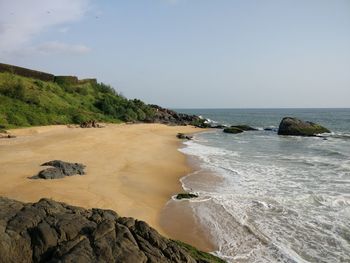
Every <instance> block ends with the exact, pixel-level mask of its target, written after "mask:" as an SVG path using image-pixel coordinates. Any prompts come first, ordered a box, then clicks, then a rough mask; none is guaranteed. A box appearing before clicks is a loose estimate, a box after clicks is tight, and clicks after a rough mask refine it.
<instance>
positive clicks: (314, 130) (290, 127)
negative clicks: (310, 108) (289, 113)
mask: <svg viewBox="0 0 350 263" xmlns="http://www.w3.org/2000/svg"><path fill="white" fill-rule="evenodd" d="M328 132H330V131H329V130H328V129H327V128H325V127H323V126H321V125H319V124H316V123H313V122H310V121H302V120H299V119H297V118H292V117H285V118H283V119H282V121H281V123H280V125H279V128H278V134H279V135H294V136H315V135H317V134H320V133H328Z"/></svg>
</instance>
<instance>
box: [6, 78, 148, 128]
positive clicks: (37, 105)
mask: <svg viewBox="0 0 350 263" xmlns="http://www.w3.org/2000/svg"><path fill="white" fill-rule="evenodd" d="M153 115H154V110H153V109H152V108H151V107H150V106H148V105H146V104H145V103H143V102H142V101H140V100H128V99H126V98H125V97H123V96H122V95H120V94H118V93H117V92H116V91H115V90H114V89H113V88H112V87H110V86H108V85H105V84H103V83H98V84H94V83H82V84H70V83H65V82H63V83H60V84H58V83H55V82H45V81H41V80H37V79H32V78H26V77H22V76H18V75H15V74H11V73H0V128H1V127H2V129H8V128H15V127H27V126H37V125H50V124H69V123H81V122H84V121H89V120H96V121H102V122H115V123H118V122H123V121H134V122H137V121H143V120H145V119H147V118H152V116H153Z"/></svg>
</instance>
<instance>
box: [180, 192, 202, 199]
mask: <svg viewBox="0 0 350 263" xmlns="http://www.w3.org/2000/svg"><path fill="white" fill-rule="evenodd" d="M197 197H198V195H197V194H191V193H180V194H177V195H176V199H178V200H181V199H191V198H197Z"/></svg>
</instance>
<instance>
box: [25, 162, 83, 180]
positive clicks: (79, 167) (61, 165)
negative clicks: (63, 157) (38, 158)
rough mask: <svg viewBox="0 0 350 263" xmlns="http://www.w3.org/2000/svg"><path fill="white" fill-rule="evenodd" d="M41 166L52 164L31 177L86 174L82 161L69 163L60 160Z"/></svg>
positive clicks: (50, 177)
mask: <svg viewBox="0 0 350 263" xmlns="http://www.w3.org/2000/svg"><path fill="white" fill-rule="evenodd" d="M41 166H52V167H50V168H46V169H44V170H42V171H40V172H39V173H38V175H36V176H33V177H31V179H39V178H41V179H60V178H63V177H65V176H72V175H77V174H78V175H83V174H85V172H84V169H85V167H86V166H85V165H83V164H81V163H68V162H63V161H59V160H54V161H50V162H47V163H43V164H42V165H41Z"/></svg>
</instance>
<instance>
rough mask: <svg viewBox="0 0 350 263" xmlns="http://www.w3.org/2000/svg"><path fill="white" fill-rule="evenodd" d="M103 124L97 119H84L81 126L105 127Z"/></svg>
mask: <svg viewBox="0 0 350 263" xmlns="http://www.w3.org/2000/svg"><path fill="white" fill-rule="evenodd" d="M103 127H104V126H102V125H101V124H99V123H97V121H95V120H91V121H84V122H82V123H80V128H103Z"/></svg>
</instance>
